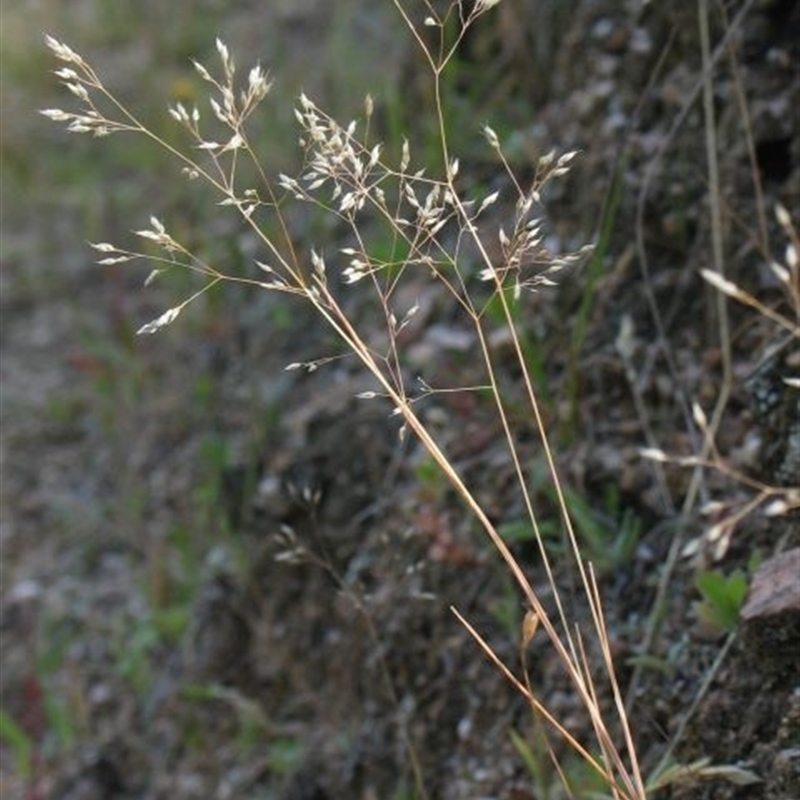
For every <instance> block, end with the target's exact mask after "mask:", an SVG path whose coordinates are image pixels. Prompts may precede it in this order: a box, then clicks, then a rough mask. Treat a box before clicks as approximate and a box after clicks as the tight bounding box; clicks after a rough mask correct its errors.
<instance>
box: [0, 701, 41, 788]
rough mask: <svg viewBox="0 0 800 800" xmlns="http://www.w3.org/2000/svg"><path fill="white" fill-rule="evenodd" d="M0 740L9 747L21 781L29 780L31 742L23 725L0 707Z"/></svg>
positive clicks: (31, 773)
mask: <svg viewBox="0 0 800 800" xmlns="http://www.w3.org/2000/svg"><path fill="white" fill-rule="evenodd" d="M0 741H2V742H3V743H4V744H5V745H6V746H7V747H9V748H11V752H12V753H13V755H14V769H15V771H16V773H17V775H19V776H20V778H22V780H23V781H28V780H30V779H31V777H32V775H33V750H34V748H33V742H32V741H31V738H30V736H28V734H27V733H25V730H24V729H23V727H22V726H21V725H20V724H19V723H18V722H16V720H14V718H13V717H12V716H11V715H10V714H9V713H8V712H7V711H4V710H3V709H2V708H0Z"/></svg>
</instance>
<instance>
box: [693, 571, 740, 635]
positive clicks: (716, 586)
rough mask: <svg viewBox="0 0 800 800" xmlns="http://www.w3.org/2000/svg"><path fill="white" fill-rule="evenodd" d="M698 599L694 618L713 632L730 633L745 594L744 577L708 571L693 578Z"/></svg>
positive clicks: (737, 573)
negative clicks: (713, 630) (699, 596)
mask: <svg viewBox="0 0 800 800" xmlns="http://www.w3.org/2000/svg"><path fill="white" fill-rule="evenodd" d="M695 585H696V586H697V590H698V591H699V592H700V594H701V595H702V598H703V599H702V600H700V601H699V602H696V603H695V604H694V611H695V614H697V617H698V619H699V620H700V621H701V622H703V623H705V624H706V625H708V626H709V627H711V628H714V629H715V630H718V631H721V632H723V633H732V632H733V631H734V630H736V627H737V626H738V624H739V611H740V610H741V608H742V604H743V603H744V598H745V595H746V594H747V578H746V577H745V574H744V572H743V571H742V570H739V569H737V570H735V571H734V572H732V573H731V574H730V575H723V574H722V573H720V572H716V571H713V570H709V571H707V572H701V573H700V574H699V575H698V576H697V578H696V579H695Z"/></svg>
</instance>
